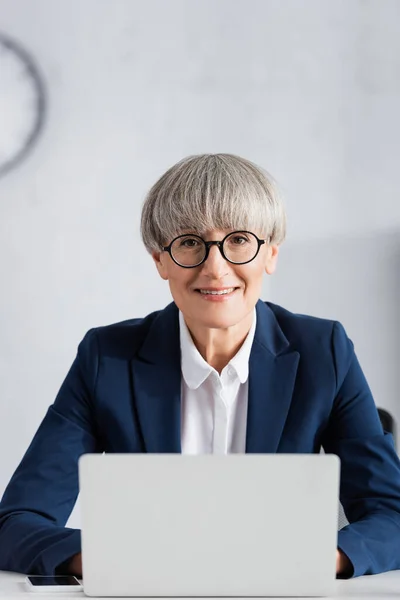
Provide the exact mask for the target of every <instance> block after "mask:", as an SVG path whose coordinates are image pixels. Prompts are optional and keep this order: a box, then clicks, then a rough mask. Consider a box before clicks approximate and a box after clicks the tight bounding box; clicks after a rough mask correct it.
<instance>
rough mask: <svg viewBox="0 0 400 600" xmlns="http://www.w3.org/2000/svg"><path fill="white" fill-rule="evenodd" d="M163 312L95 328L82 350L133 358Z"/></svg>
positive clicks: (88, 334)
mask: <svg viewBox="0 0 400 600" xmlns="http://www.w3.org/2000/svg"><path fill="white" fill-rule="evenodd" d="M162 312H163V311H162V310H158V311H154V312H152V313H150V314H148V315H146V316H145V317H140V318H132V319H126V320H124V321H118V322H116V323H110V324H108V325H101V326H99V327H93V328H92V329H90V330H89V331H88V332H87V333H86V335H85V336H84V338H83V340H82V341H81V343H80V348H83V349H85V350H86V351H87V352H89V353H92V352H94V353H100V354H104V353H107V355H109V356H115V358H123V357H125V358H129V357H132V356H134V355H135V354H136V353H137V352H138V350H139V348H140V347H141V346H142V344H143V341H144V339H145V338H146V336H147V333H148V332H149V330H150V329H151V327H152V325H153V323H154V322H155V321H156V319H157V318H158V317H159V315H160V314H161V313H162Z"/></svg>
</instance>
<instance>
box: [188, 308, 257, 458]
mask: <svg viewBox="0 0 400 600" xmlns="http://www.w3.org/2000/svg"><path fill="white" fill-rule="evenodd" d="M179 329H180V344H181V357H182V358H181V368H182V384H181V385H182V388H181V394H182V395H181V397H182V411H181V414H182V418H181V448H182V454H228V453H244V452H245V450H246V429H247V405H248V379H249V358H250V351H251V347H252V345H253V340H254V334H255V330H256V311H255V310H254V318H253V323H252V326H251V328H250V331H249V333H248V335H247V337H246V339H245V341H244V342H243V344H242V346H241V348H240V349H239V351H238V352H237V354H236V355H235V356H234V357H233V358H232V360H231V361H230V362H229V363H228V364H227V365H226V367H225V368H224V369H223V370H222V372H221V375H219V374H218V371H216V370H215V369H214V368H213V367H211V366H210V365H209V364H208V363H207V362H206V361H205V360H204V358H203V357H202V356H201V354H200V352H199V351H198V350H197V348H196V346H195V345H194V342H193V339H192V337H191V335H190V332H189V330H188V328H187V325H186V323H185V320H184V318H183V314H182V313H181V312H179Z"/></svg>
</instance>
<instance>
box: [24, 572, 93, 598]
mask: <svg viewBox="0 0 400 600" xmlns="http://www.w3.org/2000/svg"><path fill="white" fill-rule="evenodd" d="M26 585H27V586H28V589H29V590H30V591H31V592H39V593H41V594H42V593H43V592H67V593H68V592H82V591H83V587H82V586H81V584H80V583H79V581H78V580H77V578H76V577H74V576H73V575H54V576H51V575H28V577H27V578H26Z"/></svg>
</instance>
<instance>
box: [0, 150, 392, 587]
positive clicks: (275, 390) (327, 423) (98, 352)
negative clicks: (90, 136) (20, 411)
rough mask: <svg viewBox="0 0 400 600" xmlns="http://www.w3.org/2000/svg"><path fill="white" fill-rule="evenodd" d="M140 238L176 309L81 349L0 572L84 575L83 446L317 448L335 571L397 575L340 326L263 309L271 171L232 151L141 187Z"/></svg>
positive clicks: (273, 254)
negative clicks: (78, 526)
mask: <svg viewBox="0 0 400 600" xmlns="http://www.w3.org/2000/svg"><path fill="white" fill-rule="evenodd" d="M141 232H142V236H143V241H144V244H145V246H146V248H147V250H148V251H149V253H150V254H151V256H152V259H153V260H154V263H155V265H156V268H157V270H158V272H159V274H160V276H161V277H162V278H163V279H164V280H166V281H168V284H169V287H170V290H171V294H172V297H173V300H174V301H173V302H172V303H171V304H169V305H168V306H167V307H166V308H164V309H163V310H159V311H157V312H155V313H152V314H150V315H147V316H146V317H144V318H141V319H135V318H133V319H129V320H128V321H124V322H122V323H115V324H111V325H107V326H105V327H97V328H95V329H91V330H90V331H89V332H88V333H87V334H86V336H85V337H84V339H83V340H82V342H81V343H80V345H79V349H78V354H77V357H76V359H75V361H74V363H73V365H72V367H71V369H70V371H69V373H68V374H67V376H66V379H65V381H64V383H63V384H62V386H61V389H60V391H59V393H58V395H57V398H56V399H55V402H54V404H53V405H52V406H51V407H50V408H49V411H48V412H47V414H46V416H45V418H44V420H43V422H42V424H41V426H40V428H39V430H38V432H37V433H36V435H35V437H34V439H33V441H32V444H31V446H30V448H29V449H28V451H27V453H26V455H25V456H24V458H23V460H22V462H21V464H20V465H19V467H18V469H17V471H16V473H15V475H14V476H13V478H12V479H11V481H10V483H9V485H8V487H7V489H6V491H5V494H4V496H3V499H2V501H1V505H0V569H8V570H12V571H25V572H29V573H31V574H35V573H37V574H42V575H47V574H48V575H51V574H54V573H55V572H57V573H72V574H77V575H79V574H81V572H82V557H81V553H80V552H81V542H80V532H79V531H77V530H70V529H66V528H65V523H66V521H67V519H68V517H69V514H70V512H71V510H72V508H73V506H74V503H75V501H76V498H77V495H78V491H79V486H78V469H77V463H78V459H79V457H80V456H81V455H82V454H84V453H90V452H118V453H126V452H135V453H138V452H154V453H171V452H175V453H180V452H181V453H183V454H202V453H212V454H228V453H259V454H262V453H269V454H270V453H277V452H279V453H288V454H294V453H299V454H305V453H319V452H320V450H321V447H322V448H324V450H325V452H327V453H334V454H337V455H338V456H339V457H340V460H341V485H340V499H341V502H342V505H343V508H344V511H345V514H346V517H347V519H348V521H349V524H348V525H347V526H346V527H344V528H343V529H341V530H340V531H339V532H338V541H337V555H336V571H337V574H338V575H340V576H347V577H350V576H356V575H364V574H372V573H378V572H381V571H387V570H390V569H399V568H400V464H399V460H398V457H397V455H396V452H395V449H394V445H393V439H392V436H391V435H390V434H388V433H386V432H384V431H383V430H382V426H381V423H380V419H379V416H378V412H377V410H376V407H375V404H374V400H373V397H372V394H371V391H370V389H369V387H368V384H367V382H366V380H365V377H364V375H363V372H362V370H361V367H360V365H359V363H358V360H357V357H356V355H355V352H354V347H353V343H352V342H351V341H350V340H349V338H348V337H347V335H346V332H345V330H344V328H343V327H342V325H341V324H340V323H338V322H337V321H331V320H328V319H319V318H315V317H312V316H307V315H299V314H295V313H291V312H289V311H288V310H286V309H284V308H283V307H281V306H278V305H276V304H273V303H272V302H264V301H261V300H260V294H261V285H262V280H263V277H264V276H265V274H266V275H272V274H273V273H274V271H275V269H276V266H277V259H278V253H279V247H280V244H281V243H282V242H283V241H284V239H285V233H286V218H285V210H284V207H283V204H282V201H281V200H280V198H279V194H278V193H277V190H276V187H275V185H274V183H273V181H272V178H271V177H270V176H269V175H268V174H267V173H266V172H264V171H263V170H262V169H261V168H259V167H257V166H256V165H254V164H252V163H251V162H249V161H248V160H245V159H243V158H240V157H237V156H233V155H229V154H216V155H212V154H207V155H200V156H192V157H189V158H186V159H184V160H183V161H181V162H180V163H178V164H177V165H175V166H173V167H172V168H170V169H169V170H168V171H167V172H166V173H165V174H164V175H163V176H162V177H161V178H160V179H159V181H157V182H156V184H155V185H154V186H153V188H152V189H151V190H150V192H149V194H148V196H147V198H146V200H145V202H144V205H143V212H142V221H141ZM283 518H284V516H283ZM332 559H333V556H332ZM332 567H333V565H332Z"/></svg>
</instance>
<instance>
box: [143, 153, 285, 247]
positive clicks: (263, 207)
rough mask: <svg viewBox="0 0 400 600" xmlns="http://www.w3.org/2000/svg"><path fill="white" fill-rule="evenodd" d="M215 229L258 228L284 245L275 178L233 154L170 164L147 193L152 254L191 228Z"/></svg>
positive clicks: (146, 236) (273, 241) (145, 238)
mask: <svg viewBox="0 0 400 600" xmlns="http://www.w3.org/2000/svg"><path fill="white" fill-rule="evenodd" d="M214 229H221V230H225V229H226V230H231V231H233V230H248V231H253V232H254V233H256V234H257V235H260V236H262V237H264V238H269V239H270V243H271V244H281V243H282V242H283V241H284V239H285V235H286V215H285V208H284V206H283V202H282V200H281V198H280V197H279V194H278V190H277V188H276V186H275V183H274V181H273V179H272V177H271V176H270V175H269V174H268V173H266V172H265V171H264V170H263V169H261V168H260V167H258V166H257V165H255V164H253V163H252V162H250V161H248V160H246V159H244V158H241V157H239V156H235V155H233V154H200V155H197V156H189V157H187V158H184V159H183V160H181V161H180V162H178V163H177V164H176V165H174V166H173V167H171V168H170V169H168V171H166V173H164V175H162V177H160V179H159V180H158V181H157V182H156V183H155V184H154V185H153V187H152V188H151V189H150V191H149V193H148V194H147V197H146V198H145V201H144V204H143V208H142V218H141V234H142V239H143V242H144V245H145V246H146V248H147V250H148V251H149V252H150V253H152V252H159V251H160V250H162V247H163V246H165V245H166V244H169V243H170V242H171V241H172V240H173V239H174V238H175V237H176V236H178V235H180V234H181V233H185V232H186V231H187V232H188V233H197V234H198V235H204V234H205V233H206V232H207V231H212V230H214Z"/></svg>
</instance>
